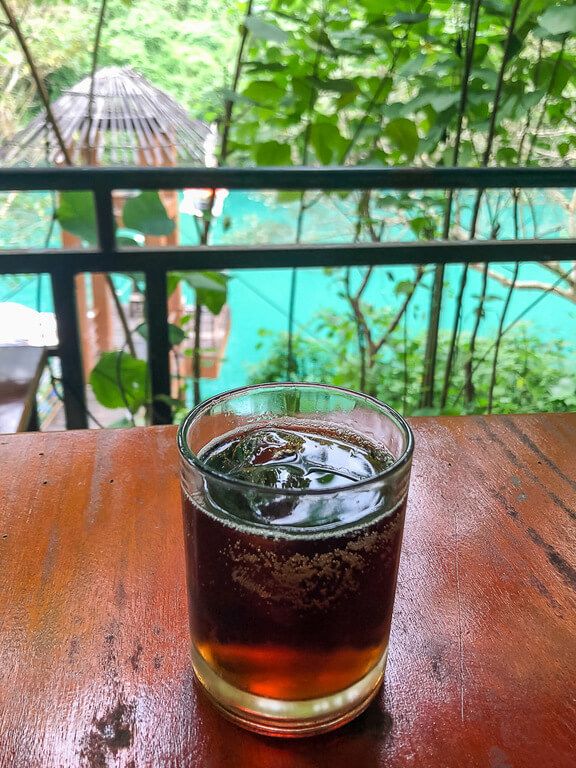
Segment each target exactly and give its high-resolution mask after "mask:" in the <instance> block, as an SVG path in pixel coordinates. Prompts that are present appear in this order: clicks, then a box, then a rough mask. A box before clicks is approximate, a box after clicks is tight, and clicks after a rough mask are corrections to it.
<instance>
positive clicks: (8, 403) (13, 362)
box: [0, 345, 48, 433]
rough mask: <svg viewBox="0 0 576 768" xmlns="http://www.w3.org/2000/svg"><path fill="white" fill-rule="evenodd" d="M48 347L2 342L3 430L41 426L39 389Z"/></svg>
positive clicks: (0, 396) (0, 427)
mask: <svg viewBox="0 0 576 768" xmlns="http://www.w3.org/2000/svg"><path fill="white" fill-rule="evenodd" d="M47 356H48V350H47V349H46V347H28V346H17V345H10V346H0V433H4V432H21V431H23V430H27V429H38V412H37V410H36V392H37V390H38V383H39V381H40V376H41V375H42V371H43V370H44V366H45V365H46V358H47Z"/></svg>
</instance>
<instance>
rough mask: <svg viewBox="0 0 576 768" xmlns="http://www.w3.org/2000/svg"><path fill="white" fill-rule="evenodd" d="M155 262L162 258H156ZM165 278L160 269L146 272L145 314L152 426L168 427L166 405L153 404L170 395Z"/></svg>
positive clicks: (168, 411)
mask: <svg viewBox="0 0 576 768" xmlns="http://www.w3.org/2000/svg"><path fill="white" fill-rule="evenodd" d="M158 258H159V259H161V258H162V256H161V255H160V254H158ZM167 283H168V281H167V278H166V270H165V268H164V267H149V268H148V269H147V270H146V313H147V319H148V366H149V370H150V385H151V394H152V423H153V424H170V422H171V421H172V409H171V408H170V405H169V404H168V403H166V402H162V401H161V400H157V399H156V398H157V397H158V395H168V396H169V395H170V359H169V355H170V344H169V341H168V317H167Z"/></svg>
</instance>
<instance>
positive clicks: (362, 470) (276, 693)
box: [184, 429, 404, 700]
mask: <svg viewBox="0 0 576 768" xmlns="http://www.w3.org/2000/svg"><path fill="white" fill-rule="evenodd" d="M203 458H204V461H205V463H206V464H207V465H209V466H211V467H212V468H213V469H216V470H217V471H221V472H226V474H229V475H235V476H236V477H239V478H240V479H251V480H252V481H253V482H259V483H262V484H263V483H266V484H267V485H270V486H273V487H276V488H278V489H279V490H280V489H282V488H298V487H300V488H308V489H310V488H329V489H330V490H331V491H334V493H333V496H332V498H331V499H330V500H328V501H326V500H325V499H321V500H319V499H318V497H313V496H308V497H306V498H305V499H302V498H301V497H299V498H295V497H294V496H292V497H290V496H288V495H287V496H284V497H282V498H281V499H280V500H278V498H277V496H278V494H275V498H274V499H273V500H271V499H270V498H269V496H267V495H266V494H258V493H251V492H250V491H243V492H242V494H238V493H237V492H231V491H230V490H229V489H227V488H224V487H223V486H221V485H219V484H218V483H217V482H216V481H214V482H209V483H208V484H207V487H206V498H205V500H204V501H203V502H202V503H203V505H204V506H205V507H206V509H207V510H208V511H205V510H201V509H200V508H199V507H198V506H196V505H195V504H194V503H193V502H192V500H191V499H190V498H188V497H185V498H184V520H185V533H186V548H187V553H186V554H187V567H188V581H189V594H190V621H191V629H192V639H193V642H194V645H195V647H196V649H197V650H198V651H199V653H200V654H201V655H202V656H203V658H204V659H205V661H206V662H207V663H208V664H209V666H210V667H211V668H212V669H213V670H214V671H215V672H216V673H217V674H218V675H219V676H220V677H222V678H223V679H225V680H226V681H228V682H229V683H231V684H232V685H234V686H236V687H237V688H240V689H242V690H245V691H248V692H250V693H253V694H257V695H261V696H266V697H270V698H277V699H284V700H303V699H311V698H317V697H321V696H325V695H327V694H331V693H337V692H338V691H341V690H343V689H345V688H347V687H349V686H350V685H352V684H354V683H355V682H357V681H358V680H360V679H361V678H362V677H364V675H366V674H367V673H368V672H369V671H370V670H371V669H372V668H373V667H374V666H375V664H376V663H377V662H378V661H379V659H380V658H381V656H382V654H383V653H384V652H385V650H386V647H387V644H388V635H389V630H390V620H391V616H392V604H393V600H394V591H395V585H396V573H397V568H398V560H399V555H400V543H401V537H402V525H403V517H404V504H402V505H400V506H399V507H398V508H397V509H395V510H394V511H393V512H391V513H389V514H386V515H384V516H381V510H382V502H383V500H382V497H381V495H380V492H379V491H378V490H374V488H371V489H370V490H366V489H358V491H357V492H356V491H350V490H347V491H345V492H344V491H340V492H338V488H341V487H342V486H343V485H345V484H349V483H350V481H351V480H352V481H354V480H355V481H357V480H360V479H362V478H368V477H370V476H373V475H374V474H377V473H378V472H380V471H381V470H382V469H383V468H385V467H386V466H388V465H389V464H390V463H391V461H392V458H391V457H390V455H389V454H387V453H386V452H384V451H379V450H378V449H376V448H374V447H373V446H371V445H370V444H365V443H362V442H361V441H360V440H358V441H348V440H347V439H346V440H343V439H342V438H340V437H335V436H331V435H330V434H319V433H310V432H294V431H291V430H273V429H266V430H259V431H258V432H255V431H254V432H251V433H245V434H243V435H241V436H235V437H234V439H229V440H228V441H226V442H222V443H220V444H219V445H217V446H214V447H212V449H211V450H209V451H208V452H207V453H206V455H205V456H204V457H203ZM280 493H281V490H280ZM247 497H248V498H247ZM359 521H362V524H361V525H360V524H359ZM350 523H356V525H350ZM264 524H265V525H264ZM250 525H251V527H250ZM278 526H280V527H278ZM285 526H290V528H289V529H288V530H286V528H285ZM297 529H299V530H300V532H301V534H300V536H299V537H297V536H296V535H294V532H295V531H296V532H297Z"/></svg>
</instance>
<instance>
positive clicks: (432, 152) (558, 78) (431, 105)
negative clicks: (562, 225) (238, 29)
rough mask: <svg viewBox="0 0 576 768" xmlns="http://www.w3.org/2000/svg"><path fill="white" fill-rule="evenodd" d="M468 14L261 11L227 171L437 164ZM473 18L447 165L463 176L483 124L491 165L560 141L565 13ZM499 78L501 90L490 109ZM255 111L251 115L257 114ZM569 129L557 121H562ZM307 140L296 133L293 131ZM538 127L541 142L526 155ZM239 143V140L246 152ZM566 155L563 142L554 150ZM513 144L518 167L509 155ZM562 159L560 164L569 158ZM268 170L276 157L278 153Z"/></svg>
mask: <svg viewBox="0 0 576 768" xmlns="http://www.w3.org/2000/svg"><path fill="white" fill-rule="evenodd" d="M469 5H470V4H469V3H468V2H467V1H465V0H459V1H458V2H454V3H446V2H444V0H430V1H429V2H420V3H416V2H412V0H398V2H395V3H388V2H379V1H378V0H363V2H360V3H355V4H354V3H353V4H347V5H344V4H342V3H332V4H325V3H324V2H323V0H309V1H308V2H304V0H291V1H290V2H288V3H287V2H285V1H284V0H268V2H266V3H264V4H262V5H259V6H255V7H254V10H253V15H252V17H251V18H250V19H248V21H247V23H246V26H247V28H248V30H249V32H250V34H249V37H248V43H249V45H248V49H247V53H246V55H245V57H244V66H243V69H242V73H241V75H242V77H241V81H240V88H239V90H240V93H241V94H242V96H244V97H247V98H249V99H250V100H251V101H252V102H253V104H254V105H255V108H254V109H253V110H251V111H249V110H244V111H241V110H240V107H238V113H237V114H238V117H237V119H236V120H234V121H233V124H232V129H231V148H232V159H233V161H234V162H236V163H238V164H244V163H257V164H263V163H264V160H263V157H266V164H271V160H270V155H271V154H272V151H273V149H274V145H273V144H272V142H277V143H278V145H279V146H280V147H283V148H284V147H285V146H286V145H287V144H290V145H291V153H290V157H291V162H292V163H299V162H300V163H302V162H303V161H304V159H305V158H306V159H307V158H308V157H309V154H308V150H309V149H310V148H312V149H313V150H314V156H315V160H316V162H317V163H319V164H322V165H326V164H331V163H336V164H338V163H341V162H342V161H343V159H344V158H346V159H347V160H348V161H353V162H359V163H362V164H365V163H376V164H379V165H401V164H406V163H414V164H416V165H430V164H451V162H452V157H453V153H454V140H455V135H456V126H457V123H458V110H459V104H460V91H461V82H462V77H463V68H464V60H465V41H466V38H467V35H468V29H467V24H468V17H469ZM511 9H512V0H498V1H497V2H496V0H494V2H490V1H488V2H483V3H482V4H481V10H480V17H479V23H478V30H477V35H476V41H475V46H474V51H473V66H472V70H471V73H470V78H469V83H468V99H467V103H466V107H465V112H464V115H463V117H464V120H463V134H462V137H461V138H462V146H461V148H460V160H461V163H464V164H469V165H476V164H478V162H479V159H480V157H481V155H482V151H483V145H484V142H485V140H486V134H487V131H488V126H489V118H490V115H491V114H492V113H494V111H495V110H496V114H497V115H498V119H497V121H496V126H495V139H494V147H493V156H494V157H497V158H498V162H500V163H504V164H516V163H519V162H521V163H524V162H528V163H538V162H542V159H543V158H546V157H549V153H550V151H554V150H555V148H556V147H557V146H558V144H559V143H560V142H561V141H562V136H561V135H558V134H554V133H552V132H551V131H550V128H551V126H552V125H558V124H563V125H564V127H565V130H566V131H569V130H571V121H573V119H574V109H573V107H572V106H571V103H570V102H572V103H573V101H572V100H573V99H574V97H575V96H576V87H575V82H576V78H575V74H576V48H575V46H574V40H573V38H572V37H571V35H573V34H574V33H575V32H576V16H575V10H574V5H573V3H572V2H571V0H566V2H558V3H556V4H555V5H553V6H552V7H551V6H550V4H549V3H548V2H546V0H533V1H532V2H525V3H523V4H521V6H520V10H519V14H518V19H517V23H516V26H515V28H514V30H513V34H511V35H510V45H509V47H508V57H507V60H506V61H503V56H504V50H505V47H506V40H507V38H508V36H509V32H510V30H509V25H510V19H511ZM501 67H503V71H504V79H503V87H502V92H501V96H500V100H499V103H498V104H495V103H494V100H495V91H496V86H497V82H498V79H499V72H500V69H501ZM264 110H265V111H264ZM569 115H570V117H569ZM307 126H308V129H307ZM536 127H538V129H539V132H540V134H541V135H542V136H543V137H544V136H545V137H546V138H545V139H543V140H542V141H535V142H533V141H531V140H529V141H526V140H525V139H524V140H523V139H522V136H523V134H524V133H526V134H527V136H528V138H529V139H530V138H531V135H532V132H533V131H534V130H535V129H536ZM248 134H249V138H248ZM564 143H566V142H564ZM520 144H522V157H519V155H518V151H517V150H518V147H519V145H520ZM563 151H564V153H565V154H564V156H565V157H566V156H568V155H569V156H571V157H573V156H574V151H573V146H572V145H571V146H570V147H567V146H566V147H564V150H563ZM282 152H283V154H282V155H280V150H279V158H280V157H282V158H284V157H286V153H285V150H282Z"/></svg>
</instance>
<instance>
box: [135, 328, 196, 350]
mask: <svg viewBox="0 0 576 768" xmlns="http://www.w3.org/2000/svg"><path fill="white" fill-rule="evenodd" d="M136 331H137V332H138V333H139V334H140V336H142V338H143V339H146V341H148V336H149V333H150V330H149V327H148V323H140V325H139V326H138V328H136ZM185 338H186V334H185V333H184V331H183V330H182V328H180V326H179V325H174V323H168V343H169V344H170V346H171V347H177V346H178V344H181V343H182V342H183V341H184V339H185Z"/></svg>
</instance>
